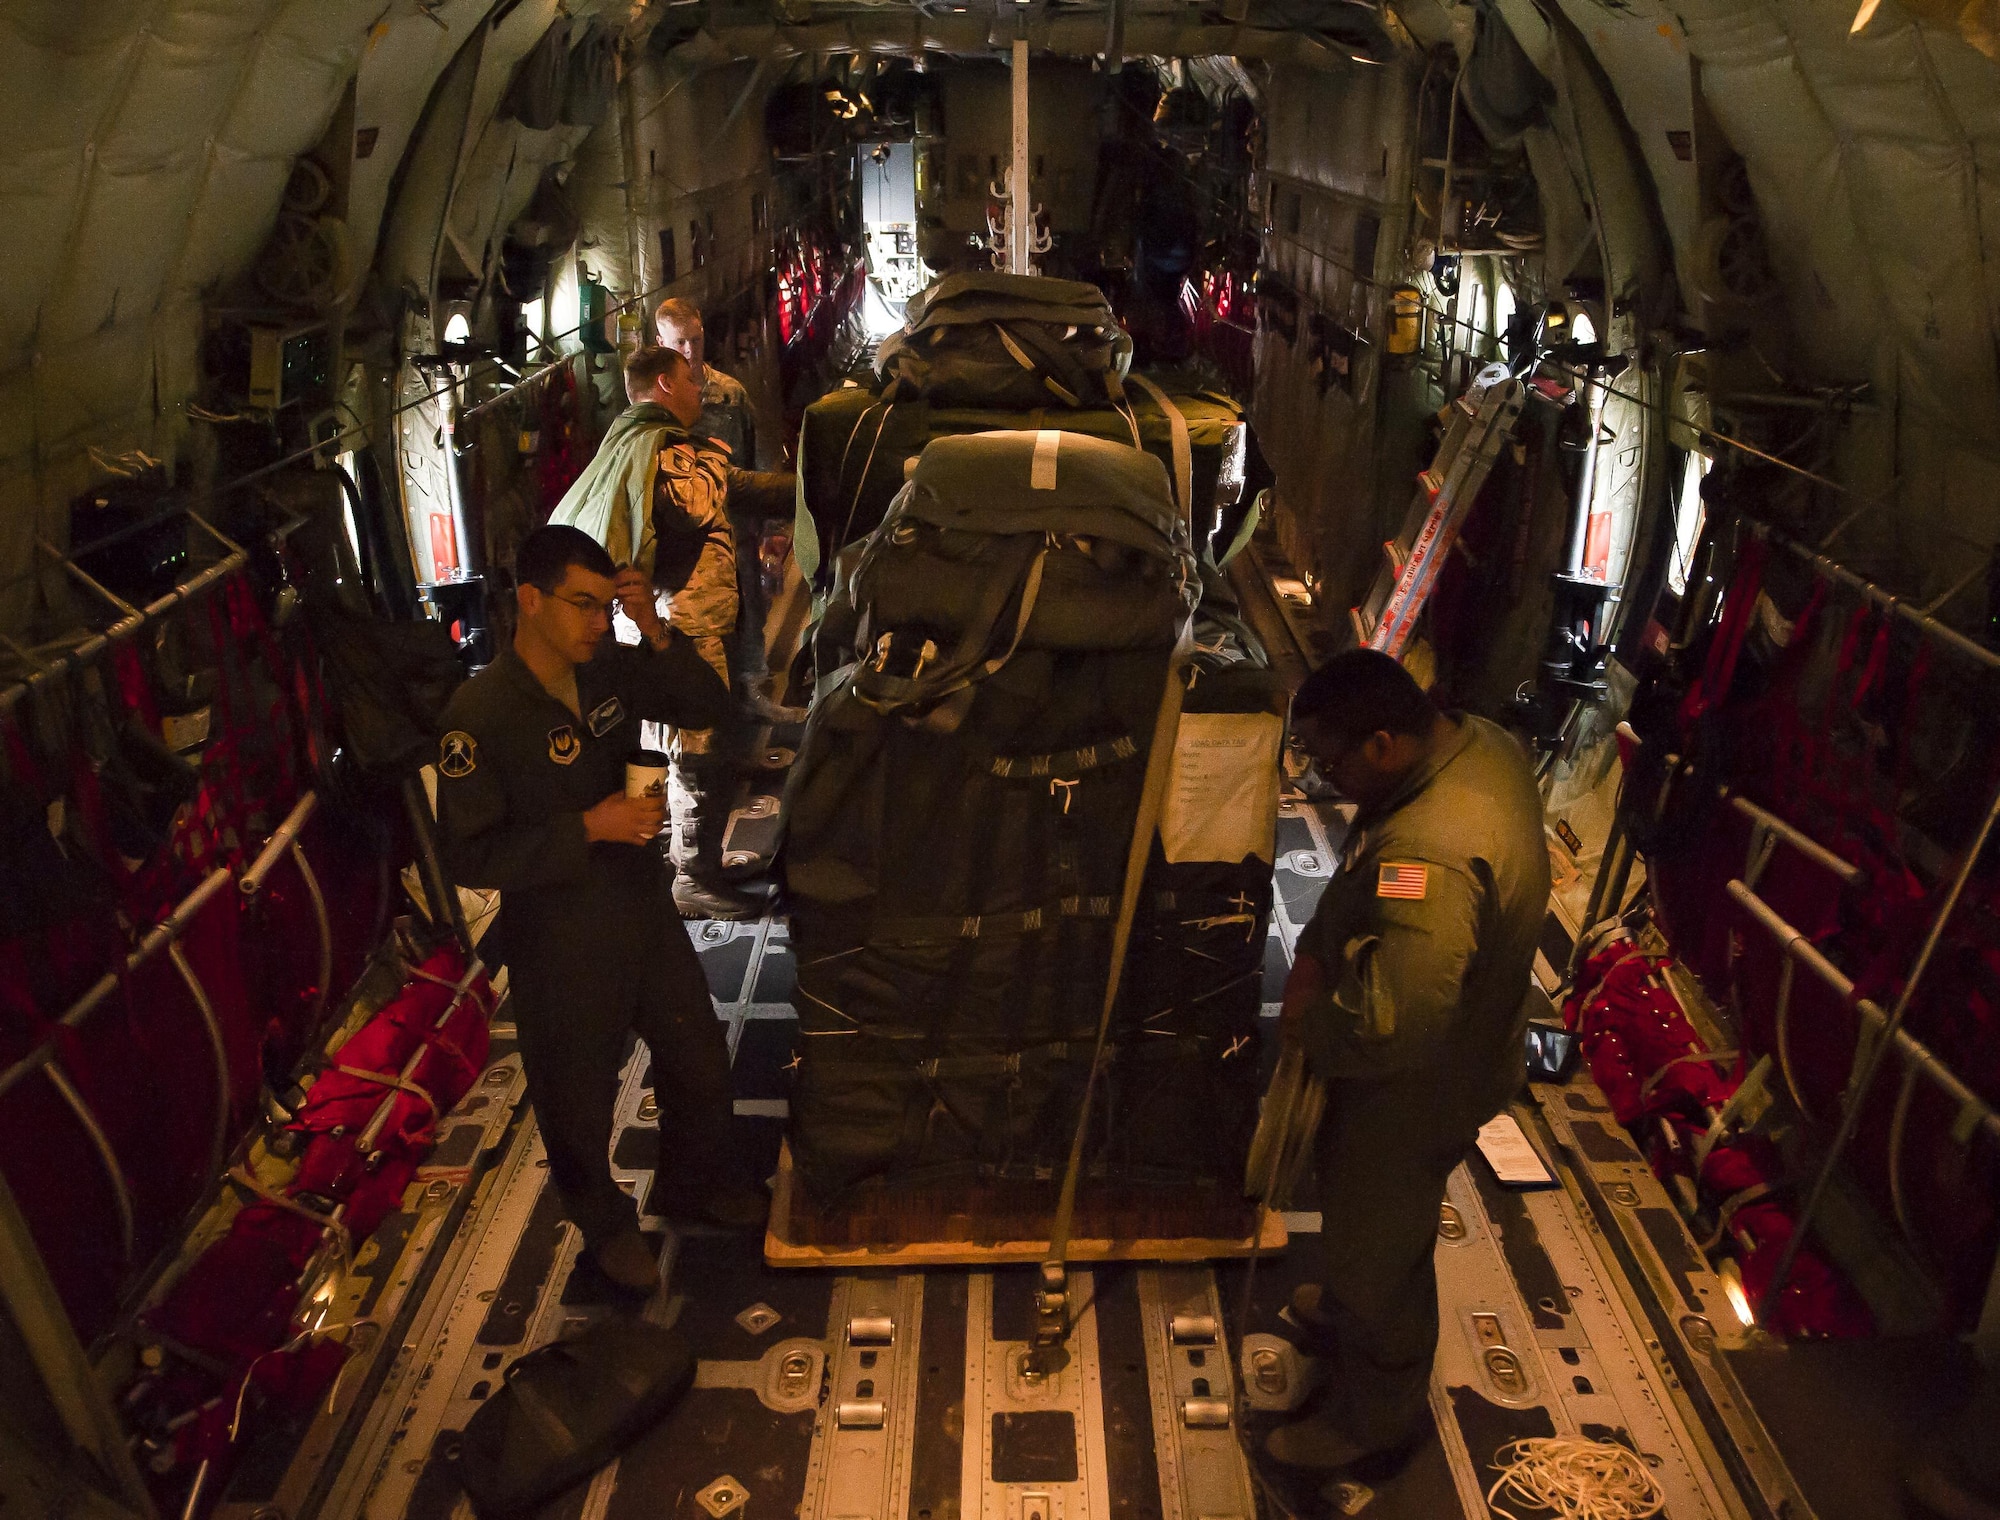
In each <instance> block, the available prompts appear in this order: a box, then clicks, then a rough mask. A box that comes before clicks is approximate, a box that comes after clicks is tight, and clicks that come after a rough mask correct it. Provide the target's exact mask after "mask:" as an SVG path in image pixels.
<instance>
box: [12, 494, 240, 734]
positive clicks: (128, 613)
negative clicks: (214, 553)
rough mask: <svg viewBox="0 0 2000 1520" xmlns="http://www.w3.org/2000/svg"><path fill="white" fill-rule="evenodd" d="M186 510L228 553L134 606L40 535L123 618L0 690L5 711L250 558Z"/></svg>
mask: <svg viewBox="0 0 2000 1520" xmlns="http://www.w3.org/2000/svg"><path fill="white" fill-rule="evenodd" d="M187 515H188V520H189V521H190V522H192V523H193V524H194V525H195V526H196V527H198V528H200V529H202V530H203V531H204V532H206V533H207V534H208V535H209V536H210V537H211V538H213V539H214V540H215V541H216V542H217V543H219V544H220V545H222V548H223V551H224V552H223V557H222V558H221V559H219V560H217V561H216V562H215V563H214V564H212V565H207V566H204V567H203V568H202V569H200V570H198V571H196V572H195V574H193V575H191V576H190V577H188V579H186V580H184V581H182V582H181V583H180V584H178V585H177V586H175V587H174V588H173V589H172V590H171V591H168V592H166V593H164V594H163V595H161V596H158V597H156V598H154V599H153V600H152V601H150V602H148V603H147V604H146V605H145V606H143V607H133V606H131V605H130V604H129V603H127V602H124V601H122V600H121V599H120V598H118V597H116V596H113V595H112V594H111V592H109V591H107V590H106V589H105V588H104V587H102V586H100V585H98V583H97V582H96V581H94V580H92V579H91V578H90V577H89V576H88V575H86V574H84V572H83V571H82V570H81V569H80V568H79V567H78V566H77V564H76V562H75V561H74V560H71V559H69V558H68V557H66V556H65V555H63V554H62V553H61V551H59V550H57V549H56V548H54V546H52V545H50V544H49V543H47V542H46V541H44V540H37V543H38V544H40V546H41V548H42V549H43V551H44V552H46V553H48V554H51V555H53V556H54V557H55V558H56V560H58V561H59V562H60V563H61V564H62V566H63V568H64V569H66V570H68V571H69V572H70V573H71V574H72V575H73V576H76V577H77V578H79V579H80V580H81V581H82V582H83V583H84V584H85V585H87V586H89V587H90V588H91V589H92V590H94V591H96V592H97V593H98V594H99V595H101V596H103V597H104V598H105V599H106V600H108V601H110V602H111V603H112V604H113V605H114V606H116V607H118V608H120V609H122V610H121V614H120V616H119V618H118V621H117V622H115V623H113V624H112V625H111V626H110V627H109V628H106V629H104V630H102V631H101V632H96V633H92V634H91V635H90V636H89V637H87V638H86V639H84V641H83V642H82V643H80V644H78V645H77V646H76V648H74V649H71V650H69V651H67V652H66V653H64V654H61V655H58V656H57V657H56V658H55V659H53V660H51V661H50V662H49V663H48V664H46V665H44V666H42V667H41V668H40V669H38V670H36V671H34V672H33V673H31V674H30V675H27V676H25V677H23V678H22V679H21V680H19V681H16V682H15V683H14V684H13V685H12V686H9V687H7V688H6V689H5V690H0V712H6V711H8V710H9V709H11V708H12V707H13V706H14V704H15V703H17V702H19V701H20V700H21V698H23V697H25V696H27V695H28V693H29V692H31V691H34V690H35V689H36V688H37V687H40V686H42V685H44V684H46V683H47V682H49V681H53V680H54V679H55V678H56V677H57V676H59V675H62V674H63V673H64V672H65V671H68V670H72V669H74V668H75V667H77V666H79V665H84V664H87V663H89V662H90V661H91V660H94V659H96V658H97V656H99V655H100V654H102V653H104V651H105V650H107V649H109V648H110V647H111V646H112V645H113V644H118V643H122V642H123V641H124V640H126V639H128V638H130V637H131V636H132V635H133V634H135V633H137V632H138V631H139V630H140V629H141V628H143V627H145V625H146V624H147V623H149V622H151V621H152V620H153V619H155V618H157V617H159V616H160V615H161V614H162V613H164V612H167V611H169V610H171V609H172V608H174V607H177V606H179V605H180V604H181V603H182V602H184V601H186V600H188V599H189V598H190V597H193V596H195V595H198V594H199V593H200V592H202V591H205V590H206V589H208V587H210V586H212V585H214V584H215V582H217V581H219V580H221V579H222V578H223V577H224V576H225V575H232V574H234V573H235V572H236V571H238V570H240V569H242V568H243V567H244V566H245V565H247V564H248V563H249V562H250V552H249V551H248V550H247V549H245V548H243V546H242V545H240V544H238V543H237V542H236V541H235V540H233V539H231V538H230V537H228V536H227V535H226V534H224V533H223V532H222V531H221V530H220V529H218V528H217V527H216V526H215V525H214V524H213V523H211V522H209V520H208V519H207V518H205V517H203V516H202V515H201V514H200V513H199V512H189V513H188V514H187Z"/></svg>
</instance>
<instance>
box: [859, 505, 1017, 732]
mask: <svg viewBox="0 0 2000 1520" xmlns="http://www.w3.org/2000/svg"><path fill="white" fill-rule="evenodd" d="M1014 536H1015V537H1016V538H1017V539H1018V540H1019V542H1018V543H1017V544H1016V545H1014V546H1013V549H1012V564H1011V567H1009V566H1006V565H1003V566H1001V567H996V570H995V573H994V574H992V575H991V576H990V577H989V578H988V580H987V584H986V590H985V592H984V594H983V595H982V596H981V598H980V602H979V605H978V606H977V607H976V608H974V609H973V611H972V614H971V616H970V617H968V618H967V619H966V625H965V632H964V633H963V634H962V635H961V636H960V638H959V641H958V647H957V648H956V649H954V650H953V651H952V654H951V658H950V659H949V660H947V661H946V662H945V663H944V664H943V665H940V666H939V667H938V668H937V669H936V670H935V671H933V672H931V673H929V674H927V675H926V674H922V673H917V674H912V675H909V676H892V675H889V674H888V673H887V672H886V671H884V670H881V669H878V668H876V665H874V664H871V663H870V662H869V660H868V659H866V658H865V657H864V659H863V660H862V662H861V663H860V664H858V665H856V666H855V667H854V674H853V676H852V677H850V680H849V684H850V686H851V688H852V690H853V692H854V695H855V698H856V699H857V700H858V701H860V702H861V703H862V704H863V705H864V706H866V707H869V708H872V709H874V710H875V711H876V712H881V713H890V712H896V711H898V710H900V709H903V708H908V707H916V706H922V705H926V704H930V703H935V702H939V701H942V700H944V699H945V698H948V697H952V696H955V695H957V694H958V693H960V692H968V691H970V689H971V687H972V686H973V684H974V683H975V682H978V681H982V680H984V679H985V678H986V677H988V676H990V675H992V674H993V673H994V672H995V671H997V670H998V669H1000V667H1001V666H1003V665H1005V664H1006V663H1007V662H1008V661H1009V660H1011V659H1012V658H1013V657H1014V651H1015V650H1017V649H1018V648H1020V646H1021V638H1022V636H1023V635H1024V634H1025V633H1026V632H1027V631H1028V623H1029V621H1030V619H1032V618H1033V617H1034V614H1035V603H1036V602H1037V601H1038V600H1039V599H1040V596H1041V589H1042V567H1043V566H1044V565H1045V564H1046V563H1047V562H1048V556H1049V542H1048V540H1047V539H1046V538H1042V539H1040V540H1037V539H1036V538H1035V537H1034V535H1032V534H1025V533H1023V534H1016V535H1014ZM861 574H862V572H861V570H859V569H857V570H856V572H855V580H856V581H857V582H859V581H860V579H861ZM1017 589H1018V590H1019V593H1020V597H1019V606H1018V608H1017V610H1016V612H1015V615H1014V627H1013V631H1012V633H1011V634H1010V635H1009V637H1008V639H1007V644H1006V647H1005V648H1004V649H1002V650H1001V651H1000V652H999V653H997V654H991V655H988V654H987V653H986V651H987V650H988V649H989V648H990V646H991V644H992V642H993V636H994V632H995V630H996V629H997V628H998V627H999V624H1000V617H1001V614H1002V613H1004V612H1005V611H1006V609H1007V603H1008V601H1009V600H1011V599H1013V597H1014V594H1015V592H1016V590H1017ZM883 637H884V638H892V637H893V635H890V634H885V635H883ZM884 654H885V656H886V651H884ZM982 656H984V658H982ZM877 664H879V661H878V662H877ZM963 716H964V714H963V712H958V713H956V714H955V715H954V716H950V717H948V718H946V719H944V720H942V721H941V722H940V723H939V724H937V725H933V726H938V727H943V728H945V729H946V730H947V731H949V730H950V729H952V728H955V727H956V726H957V722H958V719H960V718H962V717H963Z"/></svg>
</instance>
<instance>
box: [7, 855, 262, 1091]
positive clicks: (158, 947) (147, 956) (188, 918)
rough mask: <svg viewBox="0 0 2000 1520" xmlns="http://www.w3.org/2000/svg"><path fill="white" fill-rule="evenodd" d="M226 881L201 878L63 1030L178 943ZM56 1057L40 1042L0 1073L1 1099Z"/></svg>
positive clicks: (224, 870)
mask: <svg viewBox="0 0 2000 1520" xmlns="http://www.w3.org/2000/svg"><path fill="white" fill-rule="evenodd" d="M228 880H229V869H228V867H226V866H217V867H216V868H215V869H214V870H213V871H211V872H209V874H208V875H207V876H205V877H203V878H202V881H201V884H200V885H199V886H197V887H196V888H195V889H194V890H193V891H192V892H190V893H188V895H187V896H186V897H184V898H182V899H181V900H180V902H179V904H178V905H177V906H176V907H175V908H174V911H173V912H171V913H169V914H168V915H167V916H166V917H165V918H163V919H161V920H160V922H159V923H157V924H155V925H154V926H153V927H152V928H151V929H150V930H149V931H147V934H146V937H145V938H144V939H142V940H140V941H139V943H138V944H137V945H136V946H134V947H133V949H132V950H131V951H130V952H129V953H128V954H127V955H126V957H125V965H124V967H123V969H122V970H117V971H107V972H105V973H104V975H103V976H101V977H99V978H98V979H97V981H96V982H95V983H93V984H92V986H91V988H90V990H89V991H88V992H86V993H84V995H83V996H82V997H80V998H78V999H77V1000H76V1001H75V1002H74V1003H71V1004H70V1005H69V1007H67V1008H65V1009H64V1010H63V1012H62V1016H61V1017H60V1018H58V1019H57V1020H56V1022H57V1023H58V1024H60V1025H61V1026H62V1027H63V1028H64V1029H80V1028H82V1027H83V1022H84V1020H86V1019H88V1018H89V1017H90V1015H91V1014H92V1013H93V1012H95V1011H96V1009H97V1007H98V1005H99V1004H100V1003H102V1002H103V1001H104V1000H105V999H106V998H108V997H110V996H111V994H112V993H114V992H116V991H117V990H118V988H119V987H120V986H121V985H122V984H123V983H124V980H125V978H126V977H128V976H130V975H131V974H132V973H133V972H134V971H137V970H138V969H139V968H140V967H141V966H143V965H145V964H146V962H147V961H149V960H151V959H152V958H153V957H154V956H155V955H158V954H159V953H160V951H162V950H164V949H166V947H167V946H168V945H170V944H172V943H173V942H174V941H176V940H178V939H179V938H180V937H181V935H182V934H184V933H185V932H186V931H187V927H188V925H189V924H190V923H192V922H193V921H194V917H195V915H196V914H198V913H200V912H201V910H202V909H203V908H204V907H205V906H207V904H208V900H209V899H210V898H211V897H213V896H215V894H216V893H217V892H219V891H220V890H221V889H222V885H223V883H224V882H226V881H228ZM55 1055H56V1041H55V1037H54V1036H51V1037H50V1038H48V1039H46V1040H44V1041H42V1043H41V1044H39V1045H37V1046H36V1047H35V1048H34V1049H33V1050H31V1051H29V1052H28V1053H27V1054H26V1055H25V1056H23V1057H21V1059H20V1060H18V1061H16V1062H15V1063H14V1064H13V1065H12V1066H9V1067H8V1068H7V1069H6V1070H5V1071H0V1096H4V1095H5V1094H6V1093H8V1092H10V1091H12V1090H13V1088H15V1087H16V1086H18V1085H19V1084H20V1083H21V1082H23V1081H25V1080H26V1079H27V1078H28V1077H31V1076H33V1075H34V1074H35V1073H36V1072H38V1071H40V1070H41V1069H42V1068H43V1067H44V1066H47V1065H48V1064H49V1062H50V1061H52V1060H54V1059H55Z"/></svg>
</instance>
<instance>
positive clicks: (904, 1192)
mask: <svg viewBox="0 0 2000 1520" xmlns="http://www.w3.org/2000/svg"><path fill="white" fill-rule="evenodd" d="M1055 1192H1056V1184H1055V1182H1053V1181H1048V1182H991V1181H975V1182H964V1181H952V1182H941V1183H933V1184H930V1185H928V1186H925V1187H921V1188H902V1189H896V1190H894V1191H893V1192H890V1191H886V1190H885V1191H879V1192H866V1191H864V1192H862V1193H861V1194H860V1195H859V1197H858V1198H857V1199H856V1200H854V1201H852V1202H851V1203H850V1204H849V1205H848V1206H846V1207H840V1208H831V1209H821V1208H818V1207H816V1206H815V1205H814V1204H813V1203H812V1201H811V1200H810V1199H808V1198H807V1197H806V1195H805V1190H804V1188H803V1187H802V1186H801V1185H800V1182H799V1179H798V1174H797V1172H796V1171H795V1170H794V1168H793V1166H792V1151H791V1146H790V1144H789V1143H787V1144H786V1145H785V1146H784V1147H783V1148H782V1149H781V1150H780V1151H779V1153H778V1174H777V1180H776V1182H775V1183H774V1184H773V1186H772V1189H771V1222H770V1227H769V1229H768V1230H767V1231H766V1232H765V1235H764V1261H765V1263H766V1264H767V1265H769V1266H773V1267H895V1266H907V1267H990V1266H999V1265H1006V1264H1011V1263H1022V1262H1039V1261H1041V1260H1043V1259H1044V1258H1046V1257H1047V1255H1048V1252H1049V1243H1048V1241H1047V1239H1046V1238H1042V1239H1037V1238H1035V1236H1034V1234H1033V1232H1034V1231H1036V1230H1037V1229H1041V1230H1046V1229H1047V1227H1048V1221H1049V1217H1050V1215H1051V1214H1052V1213H1053V1212H1054V1210H1055ZM1233 1192H1234V1190H1233V1189H1207V1190H1190V1189H1188V1188H1186V1187H1184V1186H1183V1187H1177V1188H1168V1187H1159V1188H1155V1189H1134V1188H1119V1187H1115V1186H1108V1185H1105V1184H1103V1183H1089V1182H1087V1183H1085V1184H1084V1186H1083V1187H1082V1189H1081V1190H1080V1191H1079V1195H1078V1198H1077V1208H1076V1232H1075V1234H1074V1235H1073V1236H1072V1237H1071V1239H1070V1243H1069V1252H1068V1257H1069V1260H1071V1261H1074V1262H1092V1261H1166V1262H1197V1261H1213V1260H1217V1259H1221V1258H1228V1257H1239V1256H1249V1255H1251V1254H1252V1253H1254V1252H1262V1251H1282V1250H1283V1249H1284V1248H1285V1245H1286V1243H1287V1241H1288V1240H1289V1239H1290V1236H1289V1234H1288V1232H1287V1231H1286V1228H1285V1220H1284V1216H1283V1215H1282V1214H1278V1213H1275V1212H1268V1213H1266V1214H1265V1215H1264V1216H1263V1218H1262V1220H1261V1221H1259V1219H1258V1217H1257V1215H1258V1210H1257V1208H1256V1205H1254V1204H1252V1203H1248V1202H1246V1201H1245V1200H1244V1199H1242V1198H1240V1197H1235V1196H1227V1197H1224V1196H1217V1195H1218V1194H1222V1193H1231V1194H1233ZM1190 1193H1192V1197H1191V1196H1190ZM1260 1225H1261V1228H1260Z"/></svg>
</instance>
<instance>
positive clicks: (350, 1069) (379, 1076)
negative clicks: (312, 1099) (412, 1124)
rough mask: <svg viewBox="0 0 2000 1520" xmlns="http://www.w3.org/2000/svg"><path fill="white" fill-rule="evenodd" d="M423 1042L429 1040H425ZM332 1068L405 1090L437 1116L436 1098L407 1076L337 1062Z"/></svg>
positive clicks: (432, 1116) (348, 1075) (342, 1072)
mask: <svg viewBox="0 0 2000 1520" xmlns="http://www.w3.org/2000/svg"><path fill="white" fill-rule="evenodd" d="M425 1043H429V1042H428V1041H426V1042H425ZM453 1054H457V1052H456V1051H454V1052H453ZM459 1059H460V1060H461V1061H462V1060H463V1059H464V1057H463V1056H460V1057H459ZM333 1070H335V1071H337V1072H339V1073H340V1074H341V1075H342V1076H344V1077H355V1078H358V1079H359V1080H361V1081H363V1082H373V1083H375V1084H376V1086H378V1087H393V1088H396V1089H398V1090H400V1091H402V1092H406V1093H408V1094H409V1095H410V1096H411V1097H413V1098H415V1099H416V1100H417V1101H418V1102H419V1103H421V1104H423V1106H424V1107H425V1108H427V1109H429V1110H430V1111H431V1118H432V1119H435V1118H437V1116H438V1104H437V1099H436V1098H434V1097H432V1096H431V1095H430V1093H429V1092H427V1091H426V1090H425V1089H424V1088H422V1087H420V1086H418V1085H417V1084H416V1083H415V1082H412V1081H411V1080H410V1079H409V1078H408V1077H401V1076H398V1075H397V1074H396V1073H395V1072H393V1071H370V1070H369V1069H368V1068H367V1067H366V1066H342V1065H340V1064H338V1063H335V1065H334V1067H333Z"/></svg>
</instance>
